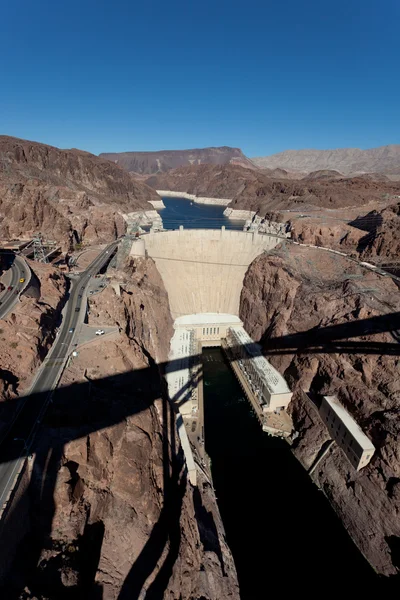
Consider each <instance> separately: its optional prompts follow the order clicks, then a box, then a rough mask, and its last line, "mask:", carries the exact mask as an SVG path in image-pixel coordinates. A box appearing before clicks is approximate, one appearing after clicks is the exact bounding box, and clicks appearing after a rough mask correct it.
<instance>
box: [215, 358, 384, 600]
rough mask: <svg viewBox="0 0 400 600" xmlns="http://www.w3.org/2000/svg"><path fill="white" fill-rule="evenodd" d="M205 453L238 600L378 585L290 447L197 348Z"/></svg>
mask: <svg viewBox="0 0 400 600" xmlns="http://www.w3.org/2000/svg"><path fill="white" fill-rule="evenodd" d="M203 370H204V411H205V448H206V451H207V454H208V455H209V457H210V459H211V470H212V476H213V482H214V487H215V490H216V495H217V498H218V505H219V509H220V512H221V516H222V520H223V523H224V526H225V531H226V536H227V541H228V544H229V546H230V548H231V550H232V553H233V557H234V559H235V564H236V568H237V572H238V578H239V584H240V590H241V598H242V600H261V599H263V598H272V597H273V595H274V594H276V593H277V592H278V593H279V595H282V594H283V595H286V593H296V594H297V595H299V593H300V592H307V593H308V594H311V596H313V595H314V594H321V596H324V595H325V594H326V593H329V595H330V594H331V593H332V592H334V593H342V594H343V593H345V592H346V590H347V591H349V590H350V589H351V588H357V589H358V591H361V590H369V591H370V590H371V587H375V585H376V584H377V583H378V582H379V581H380V578H378V576H377V575H376V574H375V572H374V571H373V569H372V568H371V567H370V566H369V564H368V563H367V561H366V560H365V559H364V558H363V556H362V555H361V553H360V552H359V551H358V550H357V548H356V546H355V545H354V544H353V542H352V541H351V539H350V537H349V536H348V534H347V532H346V531H345V529H344V527H343V525H342V524H341V522H340V520H339V519H338V517H337V516H336V514H335V513H334V511H333V509H332V508H331V506H330V505H329V502H328V500H327V499H326V498H325V496H324V495H323V493H322V492H321V491H319V490H318V489H317V487H316V486H315V485H314V484H313V483H312V481H311V479H310V478H309V477H308V475H307V473H306V471H305V470H304V469H303V468H302V466H301V465H300V463H299V462H298V461H297V460H296V458H295V457H294V456H293V454H292V453H291V450H290V447H289V445H288V444H287V443H286V442H284V441H283V440H280V439H278V438H272V437H269V436H268V435H267V434H266V433H264V432H263V431H262V429H261V427H260V425H259V423H258V421H257V419H256V417H255V416H254V415H253V413H252V411H251V407H250V405H249V403H248V401H247V400H246V399H245V397H244V393H243V392H242V390H241V388H240V386H239V384H238V383H237V381H236V379H235V376H234V374H233V372H232V371H231V369H230V367H229V365H228V363H227V361H226V359H225V357H224V355H223V353H222V351H221V350H220V349H219V348H211V349H206V350H204V351H203Z"/></svg>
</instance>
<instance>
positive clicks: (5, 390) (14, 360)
mask: <svg viewBox="0 0 400 600" xmlns="http://www.w3.org/2000/svg"><path fill="white" fill-rule="evenodd" d="M28 263H29V266H30V267H31V269H32V271H33V273H34V277H35V278H36V286H37V288H38V290H37V291H38V298H37V299H35V298H28V297H27V296H26V295H24V294H23V295H21V299H20V301H19V302H18V303H17V304H16V305H15V306H14V308H13V309H12V310H11V312H10V313H9V314H8V315H7V317H5V318H4V319H2V320H1V322H0V433H1V429H2V427H3V426H4V424H5V423H6V422H8V421H9V419H10V416H11V414H12V412H13V410H14V401H16V400H17V398H18V396H20V395H23V394H24V392H25V391H26V390H27V389H28V388H29V385H30V384H31V381H32V377H33V374H34V373H35V371H36V369H37V368H38V367H39V366H40V363H41V361H42V360H43V359H44V358H45V356H46V354H47V352H48V350H49V349H50V347H51V344H52V343H53V340H54V336H55V331H56V326H57V324H58V322H59V320H60V318H61V310H62V308H63V306H64V302H65V294H66V291H67V280H66V279H65V277H64V276H63V275H61V274H60V273H59V272H57V270H56V269H54V267H52V266H50V265H45V264H39V263H33V261H28ZM5 400H10V402H5Z"/></svg>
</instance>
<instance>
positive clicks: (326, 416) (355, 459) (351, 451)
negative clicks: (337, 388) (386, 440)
mask: <svg viewBox="0 0 400 600" xmlns="http://www.w3.org/2000/svg"><path fill="white" fill-rule="evenodd" d="M319 414H320V416H321V418H322V420H323V421H324V423H325V424H326V426H327V428H328V431H329V433H330V434H331V437H332V439H334V440H335V442H336V443H337V445H338V446H339V447H340V448H341V449H342V450H343V452H344V453H345V454H346V456H347V458H348V459H349V461H350V462H351V464H352V465H353V467H354V468H355V469H357V471H359V470H360V469H362V468H363V467H365V466H366V465H367V464H368V463H369V461H370V460H371V458H372V456H373V455H374V452H375V447H374V445H373V444H372V442H371V441H370V440H369V439H368V438H367V436H366V435H365V433H364V432H363V431H362V429H361V428H360V426H359V425H358V424H357V422H356V421H355V420H354V419H353V417H352V416H351V415H350V414H349V413H348V412H347V410H346V409H345V408H344V406H342V405H341V404H340V402H339V400H338V399H337V397H336V396H324V397H323V398H322V402H321V406H320V409H319Z"/></svg>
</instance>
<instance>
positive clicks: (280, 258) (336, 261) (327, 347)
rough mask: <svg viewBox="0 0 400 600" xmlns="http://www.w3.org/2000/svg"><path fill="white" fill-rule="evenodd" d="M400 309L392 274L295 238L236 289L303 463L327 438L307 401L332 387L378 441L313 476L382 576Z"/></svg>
mask: <svg viewBox="0 0 400 600" xmlns="http://www.w3.org/2000/svg"><path fill="white" fill-rule="evenodd" d="M385 315H386V317H385ZM399 315H400V296H399V289H398V287H397V286H396V284H395V283H394V282H393V281H392V280H390V279H387V278H384V277H380V276H378V275H376V274H374V273H371V272H368V271H365V270H363V269H361V268H359V267H357V266H356V265H354V263H351V262H349V261H346V260H345V259H343V258H342V257H340V256H335V255H333V254H329V253H326V252H323V251H319V250H317V249H315V250H313V249H310V248H301V247H298V246H297V247H296V246H293V245H291V246H289V245H287V246H285V245H284V246H282V247H280V248H277V249H275V250H274V251H272V252H271V253H269V254H268V255H263V256H260V257H258V258H257V259H256V260H255V261H254V262H253V263H252V265H251V266H250V268H249V270H248V272H247V274H246V277H245V280H244V287H243V290H242V296H241V309H240V316H241V318H242V319H243V322H244V326H245V328H246V330H247V331H248V332H249V334H250V335H251V336H252V337H253V339H255V340H259V341H260V342H261V344H262V347H263V350H264V352H265V354H266V356H267V358H268V360H270V361H271V362H272V363H273V364H274V365H275V366H276V367H277V368H278V369H279V371H280V372H281V373H282V374H283V375H284V376H285V378H286V380H287V381H288V383H289V386H290V387H291V389H293V390H294V396H293V399H292V402H291V405H290V406H291V408H290V410H291V414H292V417H293V420H294V426H295V429H296V431H298V432H299V436H298V437H297V439H296V440H295V441H294V445H293V451H294V453H295V455H296V456H297V458H298V459H299V460H300V461H301V463H302V464H303V465H304V467H305V468H306V469H308V468H310V466H311V465H312V464H313V461H314V459H315V458H316V456H317V454H318V452H319V451H320V449H321V447H322V446H323V444H324V442H326V441H327V440H328V439H329V434H328V431H327V429H326V427H325V425H324V424H323V423H322V421H321V420H320V417H319V415H318V410H317V408H316V406H315V405H314V403H313V401H312V399H313V398H318V396H320V395H321V394H324V395H327V394H336V395H337V396H338V397H339V399H340V401H341V402H342V403H343V404H344V406H345V407H346V408H347V409H348V411H349V412H350V413H351V414H352V415H353V416H354V417H355V418H356V420H357V422H358V423H359V424H360V426H361V427H362V429H363V430H364V431H365V432H366V433H367V435H368V436H369V437H370V439H371V440H372V441H373V443H374V445H375V447H376V448H377V452H376V454H375V456H374V458H373V460H372V461H371V463H370V464H369V465H368V466H367V467H366V468H365V469H363V470H362V471H360V472H358V473H357V472H355V471H354V470H353V469H352V468H351V467H350V465H349V463H348V462H347V459H346V458H345V456H344V454H343V453H342V452H341V450H339V449H338V448H337V447H336V448H334V449H332V450H331V451H330V453H329V454H328V455H327V456H326V457H325V458H324V459H323V461H322V462H321V463H320V464H319V466H318V467H317V469H316V471H315V472H314V474H313V478H314V479H315V481H316V482H317V483H318V485H319V486H320V487H321V488H322V490H323V491H324V493H325V494H326V495H327V497H328V499H329V501H330V503H331V504H332V506H333V507H334V508H335V510H336V512H337V513H338V515H339V516H340V518H341V520H342V521H343V523H344V525H345V527H346V529H347V530H348V531H349V533H350V535H351V536H352V537H353V539H354V540H355V542H356V544H357V545H358V547H359V548H360V550H361V551H362V552H363V554H364V555H365V556H366V557H367V559H368V560H369V561H370V562H371V564H372V565H373V566H374V567H375V568H376V569H377V571H378V572H380V573H383V574H385V575H387V576H394V575H395V574H397V573H398V569H399V567H400V563H399V540H400V524H399V518H398V516H399V512H400V454H399V445H398V438H399V434H400V413H399V404H400V362H399V355H400V346H399V343H398V335H397V330H398V329H399V327H400V317H399ZM382 316H383V318H386V320H385V321H383V320H382V319H381V318H380V317H382ZM305 392H310V393H311V398H312V399H310V398H309V397H307V395H306V394H305Z"/></svg>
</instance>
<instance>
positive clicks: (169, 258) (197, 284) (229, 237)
mask: <svg viewBox="0 0 400 600" xmlns="http://www.w3.org/2000/svg"><path fill="white" fill-rule="evenodd" d="M144 239H145V243H146V250H147V253H148V255H149V256H150V257H151V258H153V260H154V261H155V263H156V265H157V269H158V270H159V272H160V274H161V277H162V279H163V282H164V285H165V287H166V289H167V292H168V296H169V302H170V306H171V314H172V318H173V319H176V318H178V317H181V316H183V315H190V314H195V313H227V314H231V315H239V301H240V294H241V291H242V285H243V278H244V275H245V273H246V271H247V268H248V266H249V264H250V263H251V262H252V261H253V260H254V259H255V257H256V256H258V255H259V254H261V253H262V252H263V251H264V250H270V249H272V248H274V247H275V246H276V245H277V244H279V243H280V242H281V240H280V239H279V238H278V237H274V236H269V235H260V234H258V233H248V232H245V231H231V230H225V229H224V228H222V229H183V228H181V229H179V231H163V232H158V233H150V234H149V235H146V236H144Z"/></svg>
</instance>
